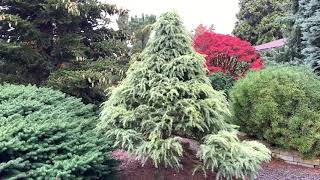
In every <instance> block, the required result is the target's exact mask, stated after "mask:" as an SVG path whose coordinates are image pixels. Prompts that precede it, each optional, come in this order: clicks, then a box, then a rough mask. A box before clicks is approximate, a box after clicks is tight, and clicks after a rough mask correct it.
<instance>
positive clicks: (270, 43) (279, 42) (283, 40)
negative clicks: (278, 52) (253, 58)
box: [254, 39, 285, 51]
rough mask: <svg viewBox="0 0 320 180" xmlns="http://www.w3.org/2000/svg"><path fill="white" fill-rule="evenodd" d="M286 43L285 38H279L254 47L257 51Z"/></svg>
mask: <svg viewBox="0 0 320 180" xmlns="http://www.w3.org/2000/svg"><path fill="white" fill-rule="evenodd" d="M284 44H285V39H278V40H275V41H271V42H268V43H265V44H261V45H258V46H254V48H255V49H256V50H257V51H264V50H267V49H273V48H278V47H281V46H283V45H284Z"/></svg>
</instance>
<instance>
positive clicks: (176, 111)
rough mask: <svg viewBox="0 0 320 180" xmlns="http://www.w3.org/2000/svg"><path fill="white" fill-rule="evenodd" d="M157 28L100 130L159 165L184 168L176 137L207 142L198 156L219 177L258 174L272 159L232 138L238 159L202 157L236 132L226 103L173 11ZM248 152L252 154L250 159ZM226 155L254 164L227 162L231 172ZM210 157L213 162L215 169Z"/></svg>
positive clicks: (109, 103)
mask: <svg viewBox="0 0 320 180" xmlns="http://www.w3.org/2000/svg"><path fill="white" fill-rule="evenodd" d="M153 29H154V32H153V33H152V34H153V35H152V37H151V39H150V40H149V42H148V45H147V47H146V48H145V50H144V51H143V52H142V53H141V55H140V61H136V62H135V63H133V64H132V65H131V67H130V68H129V71H128V73H127V78H126V79H124V80H123V81H122V83H121V84H120V85H119V86H118V87H116V88H115V89H113V91H112V94H111V96H110V98H109V100H108V101H107V102H105V103H104V105H103V110H102V112H101V122H100V123H99V125H98V128H99V129H100V130H101V131H103V132H105V133H106V135H107V136H109V137H110V138H111V139H113V140H114V142H115V143H114V145H115V146H116V147H119V148H123V149H125V150H127V151H128V152H129V153H131V154H133V155H136V156H137V157H138V158H139V159H140V160H141V161H142V162H143V163H145V162H146V161H147V160H148V159H151V160H152V161H153V162H154V164H155V166H156V167H159V166H169V167H173V168H180V167H181V164H180V159H181V158H182V156H183V153H184V149H183V146H182V145H181V144H180V143H179V138H177V137H184V138H189V139H195V140H197V141H200V143H204V144H203V145H202V146H201V147H202V148H201V150H200V152H199V157H200V159H201V160H203V162H204V164H203V165H204V166H205V167H206V168H210V169H211V166H212V167H214V168H213V170H215V171H216V170H218V172H220V174H221V177H232V176H239V177H240V176H242V175H246V176H249V177H250V176H252V175H254V174H255V171H254V170H257V169H258V167H259V163H260V162H261V161H265V160H268V159H269V154H268V151H266V150H265V149H263V148H262V150H261V149H259V148H254V147H255V146H253V145H251V144H247V143H240V142H239V141H238V140H237V138H236V137H233V138H229V139H226V143H225V144H226V145H225V146H226V148H227V149H234V151H238V152H241V153H242V156H239V155H240V154H239V155H238V156H239V157H238V156H237V158H238V159H232V158H234V157H233V156H229V155H228V153H229V152H228V151H221V153H220V154H216V153H210V154H206V155H204V154H203V153H202V152H203V151H204V149H203V148H209V149H210V148H215V147H216V146H220V145H219V144H215V143H213V141H208V140H209V139H211V137H214V136H216V137H217V138H224V137H225V133H221V131H230V130H232V129H233V128H234V127H233V125H231V124H229V123H227V122H226V121H225V118H226V117H227V116H229V115H230V112H229V109H228V104H227V101H226V99H225V97H224V95H223V94H222V93H221V92H218V91H215V90H214V89H213V88H212V87H211V85H210V81H209V79H208V78H207V77H206V72H205V70H204V68H205V67H204V65H203V64H204V59H203V57H201V56H200V55H197V54H196V53H195V52H194V51H193V50H192V46H191V39H190V35H189V34H188V33H187V31H186V30H185V29H184V27H183V26H182V24H181V21H180V18H179V17H178V16H177V15H176V14H175V13H171V12H169V13H165V14H163V15H162V16H160V18H159V19H158V21H157V22H156V23H155V25H154V28H153ZM210 134H211V135H210ZM203 140H204V141H203ZM261 146H262V145H261ZM263 147H264V146H263ZM244 150H250V151H249V153H250V152H254V153H251V154H250V156H249V157H247V155H248V154H245V153H244V152H242V151H244ZM252 154H255V155H257V156H258V158H255V156H252ZM222 156H225V157H226V159H225V160H226V162H236V161H240V162H242V161H246V162H247V161H248V159H250V158H251V159H252V160H251V161H250V163H249V162H248V163H246V162H243V163H244V164H245V165H248V167H247V166H245V167H242V166H240V165H238V164H237V163H235V164H231V163H229V164H230V166H231V167H228V168H231V169H233V170H226V169H223V168H225V165H224V163H223V160H222V159H221V157H222ZM227 158H231V159H227ZM207 159H214V161H215V162H216V163H217V165H216V164H210V162H214V161H207ZM219 168H222V170H220V169H219ZM248 168H252V171H249V170H248ZM250 173H251V174H250Z"/></svg>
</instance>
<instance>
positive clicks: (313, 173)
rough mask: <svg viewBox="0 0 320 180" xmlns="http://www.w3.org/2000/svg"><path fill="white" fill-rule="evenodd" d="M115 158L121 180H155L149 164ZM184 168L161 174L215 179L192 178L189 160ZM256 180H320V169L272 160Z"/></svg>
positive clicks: (173, 179)
mask: <svg viewBox="0 0 320 180" xmlns="http://www.w3.org/2000/svg"><path fill="white" fill-rule="evenodd" d="M113 155H114V157H115V158H116V159H118V160H120V161H121V164H120V166H119V179H120V180H154V179H155V174H156V173H155V172H156V169H155V168H154V167H153V166H152V165H151V164H147V165H145V166H144V167H143V168H142V167H141V165H140V164H139V163H138V162H137V161H136V160H135V159H133V158H130V157H128V155H127V153H125V152H123V151H119V150H117V151H115V152H114V153H113ZM183 164H184V168H183V170H181V171H180V172H176V171H174V170H173V169H169V168H168V169H161V170H160V174H162V175H164V177H165V178H164V179H163V180H211V179H215V178H214V175H213V174H208V176H209V177H208V178H204V176H203V174H201V173H198V174H196V175H195V176H192V170H193V166H192V165H191V164H192V163H191V162H190V161H188V160H186V161H185V162H183ZM158 173H159V172H158ZM256 180H320V169H315V168H307V167H302V166H297V165H291V164H287V163H284V162H282V161H277V160H272V161H271V162H270V163H266V164H263V165H262V169H261V170H260V172H259V176H258V177H257V178H256Z"/></svg>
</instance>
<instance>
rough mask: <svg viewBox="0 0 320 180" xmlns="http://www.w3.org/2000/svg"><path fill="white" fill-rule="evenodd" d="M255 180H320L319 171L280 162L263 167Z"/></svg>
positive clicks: (273, 162) (272, 162)
mask: <svg viewBox="0 0 320 180" xmlns="http://www.w3.org/2000/svg"><path fill="white" fill-rule="evenodd" d="M256 179H257V180H320V169H314V168H307V167H301V166H297V165H291V164H287V163H284V162H281V161H275V160H273V161H271V162H270V163H268V164H265V165H263V168H262V170H261V171H260V173H259V177H258V178H256Z"/></svg>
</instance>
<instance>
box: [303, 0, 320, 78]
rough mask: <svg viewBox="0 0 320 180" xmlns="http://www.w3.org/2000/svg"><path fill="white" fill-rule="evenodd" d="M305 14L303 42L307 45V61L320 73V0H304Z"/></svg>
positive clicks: (304, 53)
mask: <svg viewBox="0 0 320 180" xmlns="http://www.w3.org/2000/svg"><path fill="white" fill-rule="evenodd" d="M302 3H303V4H302V5H303V6H304V8H303V10H304V11H303V16H304V17H305V18H304V20H303V22H302V24H301V29H302V39H303V40H302V43H303V44H304V45H305V47H304V49H303V50H302V54H303V56H304V59H305V60H304V61H305V63H307V64H309V65H310V66H311V68H312V69H313V70H314V71H315V72H316V73H317V74H319V73H320V1H319V0H304V1H303V2H302Z"/></svg>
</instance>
